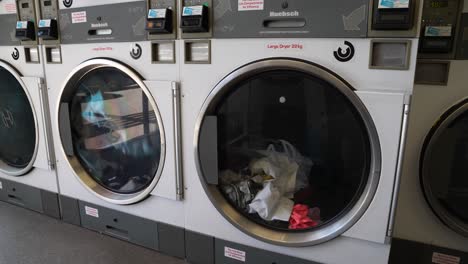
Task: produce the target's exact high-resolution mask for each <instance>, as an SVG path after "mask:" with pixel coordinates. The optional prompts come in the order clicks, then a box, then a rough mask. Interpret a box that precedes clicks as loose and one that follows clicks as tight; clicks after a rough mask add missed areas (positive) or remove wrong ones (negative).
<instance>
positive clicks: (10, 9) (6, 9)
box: [0, 0, 16, 15]
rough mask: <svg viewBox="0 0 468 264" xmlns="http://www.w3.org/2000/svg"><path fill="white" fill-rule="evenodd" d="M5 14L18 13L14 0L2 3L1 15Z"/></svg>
mask: <svg viewBox="0 0 468 264" xmlns="http://www.w3.org/2000/svg"><path fill="white" fill-rule="evenodd" d="M9 2H10V3H9ZM4 14H16V4H15V2H14V1H8V0H7V1H6V3H4V4H0V15H4Z"/></svg>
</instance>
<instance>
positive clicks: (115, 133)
mask: <svg viewBox="0 0 468 264" xmlns="http://www.w3.org/2000/svg"><path fill="white" fill-rule="evenodd" d="M155 96H157V95H155ZM59 129H60V136H61V140H62V147H63V150H64V152H65V154H66V156H67V158H68V161H69V163H70V165H71V166H72V168H73V169H74V171H75V173H76V175H77V176H78V177H79V179H80V180H81V182H82V183H83V184H84V185H85V186H86V187H87V188H88V189H90V190H91V191H92V192H93V193H94V194H96V195H98V196H99V197H101V198H102V199H105V200H107V201H109V202H112V203H117V204H131V203H135V202H138V201H140V200H142V199H144V198H146V197H147V196H148V195H149V194H150V193H151V191H152V190H153V189H154V187H155V186H156V184H157V183H158V180H159V178H160V176H161V172H162V168H163V164H164V157H165V151H166V150H165V136H164V130H163V126H162V119H161V116H160V113H159V110H158V108H157V106H156V103H155V101H154V100H153V97H152V95H151V93H150V92H149V90H148V88H147V87H146V85H145V83H144V82H143V81H142V78H141V77H140V76H138V75H137V74H136V73H135V72H134V71H132V70H130V69H129V68H127V67H126V66H124V65H122V64H120V63H117V62H114V61H111V60H104V59H95V60H89V61H87V62H84V63H83V64H81V65H80V66H79V67H78V68H77V69H75V70H74V71H73V72H72V74H71V75H70V77H69V79H68V81H67V84H66V86H65V87H64V89H63V91H62V94H61V98H60V109H59Z"/></svg>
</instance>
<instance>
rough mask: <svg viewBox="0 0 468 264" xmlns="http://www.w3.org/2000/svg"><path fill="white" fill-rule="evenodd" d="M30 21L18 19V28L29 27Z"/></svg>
mask: <svg viewBox="0 0 468 264" xmlns="http://www.w3.org/2000/svg"><path fill="white" fill-rule="evenodd" d="M27 28H28V21H18V22H16V29H27Z"/></svg>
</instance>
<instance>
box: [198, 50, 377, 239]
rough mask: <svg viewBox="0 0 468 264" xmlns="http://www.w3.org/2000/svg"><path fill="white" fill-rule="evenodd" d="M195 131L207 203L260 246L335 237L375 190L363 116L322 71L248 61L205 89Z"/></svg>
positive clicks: (368, 127) (348, 91) (368, 125)
mask: <svg viewBox="0 0 468 264" xmlns="http://www.w3.org/2000/svg"><path fill="white" fill-rule="evenodd" d="M198 127H199V130H198V134H197V135H196V148H197V149H196V155H198V158H199V170H200V174H201V175H202V177H201V179H202V182H203V183H204V187H205V190H206V191H207V192H208V194H209V196H210V198H211V200H212V202H213V203H214V205H215V206H216V207H217V208H218V210H219V211H220V212H221V213H222V214H223V215H224V216H225V217H226V218H227V219H228V220H230V221H231V222H232V223H233V224H235V225H236V226H237V227H238V228H240V229H241V230H242V231H244V232H247V233H249V234H250V235H253V236H255V237H258V238H260V239H263V240H266V241H268V242H272V243H278V244H286V245H288V244H289V245H292V246H297V245H310V244H316V243H320V242H324V241H326V240H329V239H331V238H333V237H336V236H338V235H339V234H341V233H343V232H344V231H346V230H347V229H348V228H349V227H351V226H352V224H354V223H355V222H356V221H357V220H358V219H359V217H360V216H362V214H363V213H364V211H365V210H366V209H367V206H368V205H369V203H370V201H371V200H372V198H373V195H374V193H375V189H376V186H377V183H378V179H379V176H380V166H381V164H380V163H381V161H380V159H381V157H380V155H381V154H380V145H379V142H378V136H377V132H376V129H375V126H374V125H373V122H372V119H371V117H370V114H369V113H368V112H367V110H366V108H365V106H364V105H363V103H362V102H361V101H360V99H359V98H358V96H357V95H356V94H355V92H354V91H353V90H352V88H351V87H350V86H349V85H348V84H347V83H345V82H344V81H342V80H341V79H340V78H338V77H337V76H335V75H334V74H333V73H331V72H329V71H327V70H325V69H323V68H322V67H320V66H317V65H313V64H310V63H305V62H302V61H295V60H288V59H274V60H265V61H259V62H255V63H252V64H249V65H246V66H244V67H242V68H240V69H238V70H236V71H234V72H233V73H231V74H230V75H229V76H228V77H226V78H225V79H224V80H223V81H221V82H220V83H219V84H218V85H217V86H216V88H215V89H214V90H213V91H212V93H211V94H210V96H209V98H208V99H207V100H206V102H205V105H204V107H203V109H202V113H201V115H200V118H199V123H198ZM214 141H215V142H214Z"/></svg>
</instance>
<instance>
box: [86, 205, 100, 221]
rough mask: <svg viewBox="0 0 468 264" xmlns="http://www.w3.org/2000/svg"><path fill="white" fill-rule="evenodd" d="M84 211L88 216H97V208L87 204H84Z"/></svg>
mask: <svg viewBox="0 0 468 264" xmlns="http://www.w3.org/2000/svg"><path fill="white" fill-rule="evenodd" d="M85 213H86V214H87V215H89V216H92V217H96V218H99V210H98V209H96V208H92V207H89V206H85Z"/></svg>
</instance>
